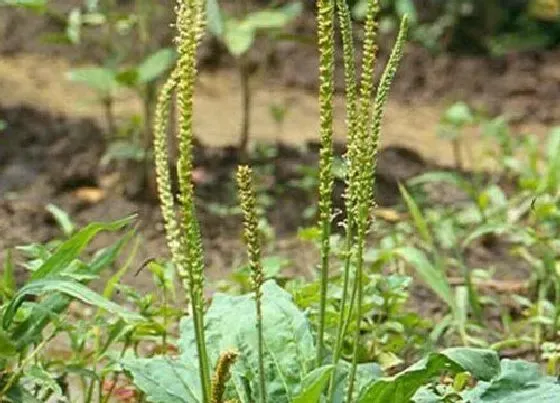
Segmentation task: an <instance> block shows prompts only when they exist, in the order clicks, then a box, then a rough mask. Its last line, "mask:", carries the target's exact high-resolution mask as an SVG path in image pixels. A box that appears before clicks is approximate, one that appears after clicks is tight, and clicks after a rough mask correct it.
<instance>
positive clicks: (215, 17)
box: [206, 0, 224, 38]
mask: <svg viewBox="0 0 560 403" xmlns="http://www.w3.org/2000/svg"><path fill="white" fill-rule="evenodd" d="M206 20H207V21H208V30H209V31H210V33H211V34H212V35H214V36H217V37H218V38H221V37H222V35H223V34H224V17H223V16H222V11H221V10H220V5H219V4H218V0H206Z"/></svg>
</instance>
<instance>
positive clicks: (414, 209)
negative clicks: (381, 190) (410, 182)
mask: <svg viewBox="0 0 560 403" xmlns="http://www.w3.org/2000/svg"><path fill="white" fill-rule="evenodd" d="M399 190H400V192H401V194H402V196H403V199H404V202H405V203H406V207H407V209H408V211H409V213H410V215H411V216H412V220H413V221H414V226H415V227H416V230H417V231H418V233H419V234H420V236H421V237H422V240H423V241H424V242H425V243H426V244H427V245H428V246H429V247H430V248H433V247H434V240H433V238H432V235H431V234H430V230H429V228H428V223H427V222H426V219H425V218H424V216H423V215H422V212H421V211H420V209H419V208H418V204H416V201H414V199H413V198H412V196H411V195H410V193H408V191H407V190H406V188H405V187H404V186H402V185H401V184H399Z"/></svg>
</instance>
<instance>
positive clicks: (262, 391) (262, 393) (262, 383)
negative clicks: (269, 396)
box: [256, 298, 266, 403]
mask: <svg viewBox="0 0 560 403" xmlns="http://www.w3.org/2000/svg"><path fill="white" fill-rule="evenodd" d="M256 302H257V335H258V343H259V348H258V350H259V351H258V354H259V397H260V401H261V403H266V376H265V375H266V374H265V372H264V327H263V316H262V306H261V299H260V298H257V301H256Z"/></svg>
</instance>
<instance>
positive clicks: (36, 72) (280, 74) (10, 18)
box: [0, 2, 560, 289]
mask: <svg viewBox="0 0 560 403" xmlns="http://www.w3.org/2000/svg"><path fill="white" fill-rule="evenodd" d="M57 3H61V4H62V3H64V2H57ZM308 17H309V16H307V18H303V19H302V20H301V21H300V22H299V23H298V26H296V27H295V28H294V29H295V30H296V31H298V32H300V33H303V34H308V35H309V34H312V30H311V29H310V26H311V24H310V23H309V18H308ZM166 24H167V23H165V24H163V23H162V26H163V27H167V25H166ZM53 25H56V23H54V22H53V21H51V20H48V19H47V20H45V19H42V18H40V17H29V16H28V15H23V14H21V13H19V12H16V13H7V14H4V15H2V16H0V32H3V33H4V41H3V42H2V45H0V94H1V95H2V96H1V97H0V119H2V120H4V121H6V123H7V129H6V130H4V131H3V132H2V133H1V135H0V234H2V236H1V237H0V251H1V250H4V249H5V248H9V247H13V246H15V245H19V244H22V243H29V242H44V241H46V240H48V239H51V238H52V237H53V236H58V235H60V231H59V230H58V228H57V227H56V225H55V223H54V221H53V220H52V218H51V217H50V215H49V214H48V213H47V212H46V211H45V205H46V204H47V203H54V204H56V205H58V206H59V207H61V208H63V209H64V210H66V211H68V212H69V214H70V215H71V217H72V218H73V219H74V220H75V221H76V222H77V223H78V224H85V223H87V222H89V221H91V220H111V219H117V218H122V217H124V216H126V215H128V214H130V213H133V212H137V213H138V214H139V221H140V224H139V234H140V236H141V237H142V238H143V242H142V244H141V247H140V250H139V253H138V257H137V262H138V264H141V262H142V261H144V260H145V259H147V258H150V257H157V256H162V255H165V254H166V248H165V243H164V239H163V238H164V237H163V230H162V224H161V217H160V213H159V210H158V207H157V205H156V204H155V203H154V202H153V201H149V200H144V199H143V198H138V197H135V196H131V195H127V192H126V190H123V187H122V186H120V185H118V184H117V183H118V182H119V181H118V180H115V175H116V176H117V179H119V178H118V176H119V174H118V170H116V169H113V170H106V169H105V170H104V169H101V168H100V166H99V161H100V159H101V156H102V155H103V153H104V151H105V144H104V140H103V132H104V129H103V128H104V121H103V114H102V110H101V108H100V106H99V103H98V102H97V100H96V98H95V94H94V93H93V92H91V91H90V90H88V89H87V88H85V87H83V86H80V85H77V84H74V83H71V82H70V81H68V80H67V79H66V72H67V71H69V70H70V69H71V68H73V67H76V66H81V65H84V63H85V64H87V63H88V62H87V59H88V56H92V55H90V54H88V52H86V51H85V50H84V48H81V50H80V51H79V52H78V53H77V54H76V53H75V50H74V49H72V50H69V49H68V48H67V47H60V46H54V45H49V44H45V43H43V42H41V41H40V39H38V38H40V35H41V34H42V33H45V32H46V31H49V30H51V29H52V28H53ZM155 36H157V38H155V39H154V40H157V41H159V42H160V43H164V44H167V43H169V41H168V39H169V36H170V35H169V30H168V29H167V28H165V29H162V30H161V32H159V31H158V33H157V35H155ZM383 48H384V49H387V47H385V46H384V47H383ZM87 50H90V49H87ZM97 51H98V50H97V49H93V50H91V52H90V53H91V54H93V55H94V56H95V55H97V54H98V52H97ZM201 53H202V56H201V66H202V72H201V74H200V76H199V80H198V87H197V91H196V99H195V131H196V135H197V137H198V139H199V140H200V142H201V144H202V145H203V146H200V147H197V155H196V159H197V166H198V167H199V168H201V169H202V171H203V172H205V173H206V174H207V176H208V177H209V178H210V179H209V180H208V181H207V182H205V183H201V184H200V186H199V190H198V196H199V204H200V207H201V214H200V215H201V221H202V226H203V232H204V236H205V246H206V250H207V251H208V267H209V274H210V276H211V277H213V278H221V277H223V276H225V275H227V274H228V273H230V272H231V270H232V269H233V268H235V267H237V266H238V265H239V264H241V263H242V262H243V259H244V249H243V247H242V246H241V242H240V240H239V233H240V223H239V218H238V217H231V216H230V217H228V218H227V219H225V218H224V217H222V216H219V215H216V214H215V213H212V212H210V211H208V210H207V209H205V208H204V207H205V206H207V205H208V204H210V203H213V202H219V203H222V204H228V205H232V204H234V203H235V194H234V193H233V192H232V191H231V190H232V189H231V187H228V186H229V185H228V184H229V183H231V182H230V181H229V179H230V177H231V174H232V172H233V170H234V168H235V165H236V160H235V158H232V150H231V148H228V147H230V146H232V145H234V144H236V142H237V139H238V127H239V114H240V106H239V105H240V102H239V98H240V95H239V83H238V80H237V76H236V74H235V72H234V71H233V70H232V68H231V60H229V59H228V58H227V57H225V56H223V49H220V47H219V46H216V45H215V44H212V43H211V41H210V42H206V43H205V45H204V47H203V49H202V52H201ZM384 55H385V56H386V52H382V57H381V59H382V60H384V57H385V56H384ZM338 57H339V58H340V55H339V56H338ZM559 61H560V51H550V52H547V53H542V54H531V53H527V54H522V55H513V56H511V57H510V58H509V59H500V60H494V59H491V58H483V57H473V56H457V55H440V56H433V55H430V54H428V53H427V52H426V51H424V50H422V49H419V48H417V47H414V46H411V47H410V48H409V51H408V53H407V55H406V57H405V59H404V61H403V64H402V67H401V69H400V72H399V74H398V76H397V80H396V83H395V86H394V91H393V94H392V96H391V100H390V102H389V105H388V109H387V114H386V117H385V120H384V125H383V139H382V143H383V147H385V148H387V150H386V151H385V152H383V153H382V154H381V158H380V162H379V178H378V179H379V180H378V185H379V186H380V189H379V192H378V193H379V195H380V196H379V197H380V198H381V200H379V202H380V204H382V205H392V204H394V203H396V202H397V201H398V192H397V187H396V184H397V181H398V180H403V179H406V178H408V177H410V176H413V175H415V174H418V173H420V172H422V171H424V170H426V169H429V168H431V167H433V166H435V165H444V166H448V165H451V164H452V162H453V153H452V149H451V147H450V145H449V143H447V142H445V141H443V140H441V139H440V138H438V136H437V134H436V133H437V126H438V123H439V119H440V116H441V113H442V111H443V110H444V109H445V107H446V106H448V105H449V104H450V103H451V102H453V101H456V100H465V101H467V102H469V103H470V104H472V105H474V106H476V107H478V108H480V109H484V110H486V111H488V113H489V114H490V115H493V114H498V113H507V114H509V115H510V116H511V117H512V119H513V121H514V122H515V123H516V125H517V128H518V129H519V130H520V131H521V132H522V131H529V130H530V131H533V132H537V133H543V132H544V131H545V127H547V126H550V125H553V124H555V123H557V122H558V121H560V108H558V106H557V94H558V93H559V90H560V63H558V62H559ZM264 65H265V70H260V71H258V72H257V73H256V75H255V77H254V78H253V83H252V87H253V91H254V95H253V105H254V108H253V109H252V115H251V135H252V140H253V142H268V143H270V142H276V141H278V142H280V143H282V144H285V145H286V146H285V147H284V151H283V152H282V153H281V155H280V161H281V163H280V165H281V166H282V167H284V168H283V172H282V173H281V174H280V175H277V176H276V177H273V178H270V180H271V181H272V182H273V183H277V184H281V185H286V184H288V183H289V182H290V181H291V180H292V179H294V177H297V175H296V174H295V173H294V171H295V169H294V167H296V166H297V165H298V164H302V163H306V164H309V163H313V162H314V161H316V149H315V147H314V146H313V144H310V143H313V142H316V141H317V129H318V107H317V106H318V105H317V100H316V71H317V63H316V54H315V50H314V49H313V48H312V47H305V46H299V45H296V44H292V43H283V44H280V46H279V47H278V48H277V49H276V50H274V51H273V52H272V53H270V54H268V53H267V57H266V60H264ZM341 81H342V80H341V77H338V89H339V92H340V93H342V91H341V90H342V87H341ZM273 104H281V105H284V106H285V107H286V108H287V116H286V120H285V123H284V124H283V125H282V126H281V127H279V126H278V125H277V124H276V123H275V121H274V119H273V118H272V115H271V113H270V107H271V105H273ZM335 104H336V116H337V119H336V122H335V135H336V139H337V141H339V142H344V139H345V135H344V132H345V131H344V106H343V99H342V97H341V96H337V98H336V100H335ZM139 110H140V105H139V104H138V101H137V100H136V99H135V97H134V96H133V94H131V93H129V92H126V91H122V92H120V93H119V94H118V99H117V103H116V113H117V116H118V117H119V120H120V121H121V122H124V121H126V120H127V119H129V118H130V117H132V116H134V115H135V114H137V113H138V112H139ZM469 135H470V136H471V137H470V139H472V141H469V143H470V148H471V152H472V153H473V155H474V156H475V159H476V157H477V156H478V155H479V154H480V153H481V152H482V146H481V143H480V142H478V141H477V139H478V136H479V133H477V132H476V131H472V133H469ZM466 162H467V164H468V163H469V160H468V159H466ZM267 163H270V161H260V162H259V161H256V162H255V164H256V166H259V165H266V164H267ZM121 179H122V178H121ZM125 188H126V187H125ZM290 189H291V190H290V191H288V192H286V193H285V194H283V195H281V196H279V197H280V199H279V200H278V201H277V202H276V204H275V205H274V206H273V207H271V208H270V212H269V218H270V220H271V223H272V225H273V226H274V227H275V229H276V231H277V234H278V237H279V240H278V243H277V246H278V250H277V253H278V254H280V255H282V256H286V257H291V258H292V261H293V265H292V272H296V273H308V272H309V271H310V268H312V267H314V264H315V263H316V261H317V260H316V256H315V253H314V252H313V251H312V248H309V246H308V245H301V243H299V242H298V241H297V240H296V239H295V237H294V234H295V231H296V230H297V228H298V226H300V225H302V224H306V223H305V222H303V221H302V219H301V211H302V210H303V209H304V208H305V207H306V206H308V205H309V204H310V203H312V201H313V196H310V195H309V194H306V193H304V192H301V191H299V190H297V189H292V188H290ZM113 239H114V237H113V236H109V235H108V236H103V237H100V239H99V240H98V241H97V243H96V245H94V246H99V245H106V244H107V243H108V242H111V240H113ZM496 256H498V255H496ZM487 258H488V259H492V256H490V257H487ZM498 258H499V256H498ZM127 281H131V282H134V283H135V284H136V285H137V286H138V287H139V288H140V289H142V288H145V289H149V288H150V287H152V280H151V278H150V277H149V275H148V274H147V273H141V274H140V275H139V276H137V277H134V276H130V277H129V278H128V279H127Z"/></svg>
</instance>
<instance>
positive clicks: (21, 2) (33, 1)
mask: <svg viewBox="0 0 560 403" xmlns="http://www.w3.org/2000/svg"><path fill="white" fill-rule="evenodd" d="M3 5H7V6H18V7H26V8H30V9H33V10H35V11H44V10H45V9H46V6H47V0H2V1H0V6H3Z"/></svg>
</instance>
